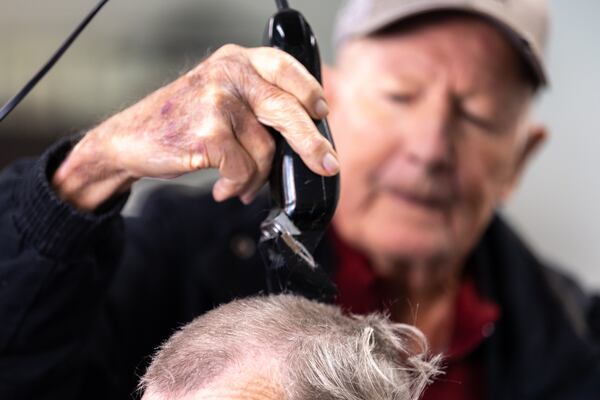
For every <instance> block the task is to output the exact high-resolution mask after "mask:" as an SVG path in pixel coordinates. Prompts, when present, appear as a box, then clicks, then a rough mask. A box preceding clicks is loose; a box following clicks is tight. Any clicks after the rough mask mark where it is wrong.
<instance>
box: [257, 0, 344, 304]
mask: <svg viewBox="0 0 600 400" xmlns="http://www.w3.org/2000/svg"><path fill="white" fill-rule="evenodd" d="M277 3H278V5H279V11H278V12H277V13H276V14H275V15H274V16H273V17H271V19H270V20H269V23H268V25H267V29H266V32H265V38H264V44H265V45H268V46H271V47H276V48H278V49H280V50H283V51H285V52H287V53H289V54H291V55H292V56H294V57H295V58H296V59H297V60H298V61H300V62H301V63H302V64H303V65H304V67H306V69H307V70H308V71H309V72H310V73H311V74H312V75H313V76H314V77H315V78H316V79H317V80H318V81H319V82H321V60H320V56H319V49H318V46H317V41H316V39H315V36H314V34H313V32H312V30H311V28H310V26H309V25H308V23H307V22H306V20H305V19H304V17H303V16H302V14H300V13H299V12H298V11H296V10H293V9H290V8H289V7H288V6H287V2H281V1H278V2H277ZM314 123H315V125H316V126H317V128H318V130H319V132H320V133H321V134H322V135H323V136H324V137H325V138H327V140H329V141H330V142H331V143H332V144H333V140H332V138H331V135H330V133H329V128H328V125H327V121H326V120H325V119H322V120H315V121H314ZM269 129H270V132H271V133H272V134H273V136H274V138H275V142H276V151H275V156H274V160H273V167H272V170H271V176H270V178H269V186H270V191H271V211H270V213H269V215H268V217H267V218H266V219H265V220H264V221H263V223H262V225H261V238H260V241H259V249H260V252H261V254H262V257H263V259H264V261H265V264H266V268H267V287H268V289H269V291H270V292H271V293H279V292H291V293H296V294H300V295H303V296H305V297H308V298H312V299H315V300H320V301H332V300H333V299H334V298H335V295H336V289H335V286H334V285H333V283H332V282H331V280H330V278H329V276H328V275H327V273H326V272H325V271H324V270H323V269H322V268H320V267H319V266H318V265H317V263H316V262H315V260H314V258H313V256H312V253H313V251H314V250H315V248H316V247H317V244H318V243H319V241H320V240H321V238H322V236H323V233H324V232H325V229H326V228H327V226H328V225H329V223H330V222H331V219H332V217H333V214H334V212H335V208H336V206H337V202H338V197H339V175H336V176H333V177H323V176H320V175H317V174H315V173H314V172H312V171H311V170H309V169H308V167H307V166H306V165H305V164H304V162H303V161H302V159H301V158H300V157H299V156H298V154H296V153H295V152H294V151H293V150H292V148H291V147H290V146H289V145H288V144H287V142H286V141H285V140H284V139H283V138H282V137H281V135H280V134H279V133H278V132H277V131H275V130H273V129H271V128H269Z"/></svg>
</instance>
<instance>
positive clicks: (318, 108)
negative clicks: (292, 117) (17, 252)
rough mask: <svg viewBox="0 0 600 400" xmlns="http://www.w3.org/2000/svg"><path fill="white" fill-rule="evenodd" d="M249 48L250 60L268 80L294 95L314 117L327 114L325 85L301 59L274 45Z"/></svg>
mask: <svg viewBox="0 0 600 400" xmlns="http://www.w3.org/2000/svg"><path fill="white" fill-rule="evenodd" d="M246 52H247V57H248V59H249V61H250V63H251V64H252V66H253V67H254V69H255V70H256V72H257V73H258V74H259V75H260V76H261V77H262V78H263V79H264V80H265V81H267V82H269V83H270V84H272V85H274V86H277V87H278V88H280V89H282V90H283V91H285V92H288V93H290V94H291V95H293V96H294V97H295V98H296V99H298V101H299V102H300V104H302V106H303V107H304V108H305V109H306V111H307V112H308V113H309V114H310V115H311V117H313V118H315V119H321V118H324V117H326V116H327V114H328V113H329V108H328V107H327V102H326V100H325V95H324V93H323V88H322V87H321V85H320V84H319V82H318V81H317V79H316V78H315V77H314V76H312V74H311V73H310V72H309V71H308V70H307V69H306V68H305V67H304V65H302V64H301V63H300V62H299V61H298V60H296V59H295V58H294V57H292V56H291V55H289V54H288V53H286V52H284V51H282V50H278V49H274V48H271V47H258V48H254V49H247V50H246Z"/></svg>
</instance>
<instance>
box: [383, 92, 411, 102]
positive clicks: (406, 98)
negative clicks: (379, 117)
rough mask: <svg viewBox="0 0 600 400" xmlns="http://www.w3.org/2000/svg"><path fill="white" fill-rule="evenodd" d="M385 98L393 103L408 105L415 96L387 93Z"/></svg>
mask: <svg viewBox="0 0 600 400" xmlns="http://www.w3.org/2000/svg"><path fill="white" fill-rule="evenodd" d="M387 98H388V100H389V101H391V102H393V103H398V104H406V103H410V102H411V101H412V100H413V99H414V98H415V96H414V95H413V94H409V93H388V94H387Z"/></svg>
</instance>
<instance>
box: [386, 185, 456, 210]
mask: <svg viewBox="0 0 600 400" xmlns="http://www.w3.org/2000/svg"><path fill="white" fill-rule="evenodd" d="M385 191H386V192H388V193H389V194H391V195H392V196H394V197H396V198H398V199H400V200H402V201H404V202H406V203H409V204H411V205H415V206H418V207H421V208H426V209H430V210H438V211H439V210H442V209H447V208H448V207H450V206H451V205H452V203H453V202H454V196H452V195H451V194H450V193H442V191H439V193H422V192H418V191H414V190H412V191H411V190H405V189H401V188H398V187H387V188H385ZM447 192H449V191H447Z"/></svg>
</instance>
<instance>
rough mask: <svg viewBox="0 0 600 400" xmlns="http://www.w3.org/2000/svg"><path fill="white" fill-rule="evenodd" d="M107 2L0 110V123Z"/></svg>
mask: <svg viewBox="0 0 600 400" xmlns="http://www.w3.org/2000/svg"><path fill="white" fill-rule="evenodd" d="M107 2H108V0H100V2H99V3H98V4H97V5H96V7H94V8H93V9H92V11H90V13H89V14H88V15H87V16H86V17H85V18H84V19H83V21H81V22H80V23H79V25H78V26H77V28H75V30H74V31H73V32H72V33H71V34H70V35H69V37H68V38H67V39H66V40H65V41H64V43H63V44H62V45H61V46H60V47H59V48H58V50H56V52H55V53H54V54H53V55H52V57H51V58H50V59H49V60H48V62H46V64H45V65H44V66H43V67H42V68H41V69H40V70H39V71H38V72H37V74H35V75H34V76H33V78H31V80H30V81H29V82H27V84H26V85H25V86H24V87H23V89H21V90H20V91H19V93H17V94H16V95H15V96H14V97H13V98H12V99H10V100H9V101H8V102H7V103H6V104H5V105H4V106H2V108H0V122H2V120H4V118H6V116H7V115H8V114H9V113H10V112H11V111H12V110H13V109H14V108H15V107H16V106H17V105H19V103H20V102H21V100H23V99H24V98H25V96H27V94H29V92H30V91H31V90H32V89H33V88H34V87H35V85H37V83H38V82H39V81H40V80H41V79H42V78H43V77H44V75H46V73H48V71H50V69H51V68H52V67H53V66H54V64H56V62H57V61H58V60H59V59H60V58H61V57H62V55H63V54H64V52H65V51H67V49H68V48H69V46H71V44H72V43H73V42H74V41H75V39H77V36H79V34H80V33H81V31H83V30H84V29H85V27H86V26H87V25H88V24H89V23H90V21H91V20H92V19H93V18H94V17H95V16H96V14H97V13H98V11H100V9H101V8H102V7H103V6H104V5H105V4H106V3H107Z"/></svg>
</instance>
